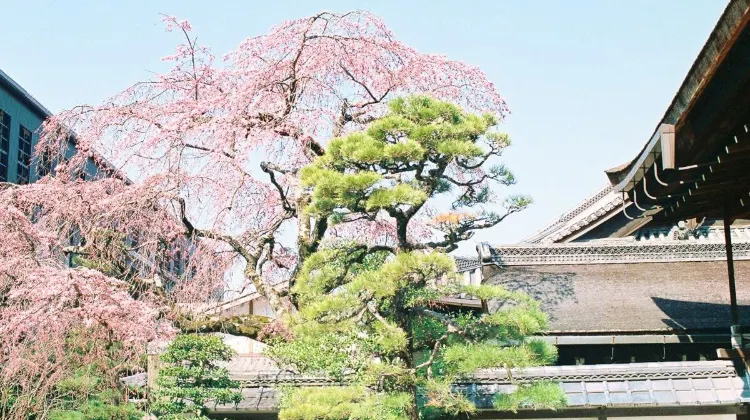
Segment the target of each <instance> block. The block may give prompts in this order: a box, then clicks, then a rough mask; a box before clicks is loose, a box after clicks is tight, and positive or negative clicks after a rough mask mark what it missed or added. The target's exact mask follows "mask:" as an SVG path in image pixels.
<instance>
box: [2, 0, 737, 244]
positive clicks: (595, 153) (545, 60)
mask: <svg viewBox="0 0 750 420" xmlns="http://www.w3.org/2000/svg"><path fill="white" fill-rule="evenodd" d="M2 3H3V5H2V15H3V16H4V17H5V18H4V19H3V23H2V24H0V40H2V42H0V68H2V69H3V70H4V71H5V72H7V73H9V74H10V75H11V77H13V78H14V79H16V81H18V82H19V83H20V84H21V85H22V86H24V87H25V88H26V89H27V90H28V91H29V92H30V93H31V94H32V95H34V96H35V97H36V98H37V99H39V100H40V101H41V102H42V103H43V104H45V105H46V106H47V107H48V108H49V109H51V110H52V111H53V112H57V111H59V110H61V109H64V108H68V107H71V106H73V105H76V104H80V103H98V102H100V101H102V100H104V99H105V98H107V97H108V96H111V95H112V94H114V93H116V92H117V91H118V90H121V89H124V88H126V87H127V86H129V85H130V84H132V83H134V82H136V81H138V80H141V79H144V78H148V77H149V75H150V73H149V72H150V71H154V70H160V69H162V68H163V66H164V64H163V63H162V62H161V61H160V60H159V59H160V57H162V56H165V55H168V54H170V53H171V52H172V49H173V46H174V45H175V44H176V42H178V40H179V39H178V38H177V36H176V34H168V33H165V32H164V31H163V28H162V26H161V25H160V24H159V15H158V14H159V13H167V14H172V15H175V16H178V17H181V18H186V19H188V20H190V22H191V23H192V24H193V28H194V29H195V34H197V35H198V38H199V41H200V42H202V43H205V44H207V45H210V46H211V47H212V48H213V49H214V51H215V52H216V53H217V55H219V56H220V55H221V54H223V53H224V52H227V51H229V50H231V49H232V48H234V47H235V46H236V45H237V44H239V43H240V41H241V40H243V39H244V38H246V37H248V36H253V35H257V34H261V33H264V32H266V31H267V30H268V29H269V28H270V27H271V26H273V25H275V24H276V23H278V22H279V21H281V20H286V19H290V18H297V17H303V16H307V15H310V14H313V13H315V12H318V11H320V10H329V11H345V10H350V9H367V10H370V11H372V12H374V13H375V14H377V15H379V16H381V17H382V18H384V19H385V21H386V23H387V24H388V25H389V27H390V28H391V29H392V30H393V31H394V32H395V34H396V36H397V37H398V38H399V39H401V40H403V41H404V42H406V43H407V44H409V45H411V46H413V47H415V48H417V49H418V50H420V51H422V52H430V53H441V54H445V55H447V56H448V57H450V58H452V59H456V60H462V61H465V62H468V63H471V64H474V65H478V66H479V67H480V68H481V69H483V70H484V71H485V72H486V73H487V74H488V75H489V77H490V79H491V80H493V81H494V82H495V83H496V85H497V86H498V88H499V90H500V92H501V93H502V94H503V95H504V96H505V97H506V99H507V100H508V102H509V104H510V107H511V110H512V112H513V114H512V115H511V116H510V118H509V119H508V120H507V123H506V125H505V130H506V131H508V132H509V133H510V134H511V136H512V138H513V140H514V142H515V144H514V146H513V147H512V148H511V150H508V152H507V153H506V155H505V163H506V164H507V165H508V166H509V167H510V168H512V169H513V170H514V172H515V173H516V176H517V178H518V180H519V183H518V186H517V187H516V188H515V190H516V191H517V192H523V193H528V194H531V195H532V196H533V197H534V198H535V200H536V203H535V205H534V206H533V207H532V208H530V209H529V210H527V211H526V212H524V213H522V214H519V215H516V216H514V217H513V218H512V219H509V220H508V221H506V222H504V224H502V225H500V226H497V227H495V228H494V229H492V230H490V231H488V232H485V233H482V234H479V235H478V236H477V238H478V239H479V240H487V241H490V242H492V243H513V242H515V241H518V240H521V239H523V238H524V237H525V236H527V235H529V234H531V233H533V232H534V231H536V230H537V229H539V228H540V227H542V225H544V224H546V223H548V222H549V221H551V220H552V219H553V218H555V217H557V216H558V215H559V214H561V213H563V212H565V211H567V210H568V209H570V208H571V207H573V206H574V205H576V204H577V203H578V202H580V201H582V200H584V199H585V198H586V197H588V196H589V195H591V194H593V193H594V192H596V191H597V190H598V189H599V188H601V187H603V186H604V185H606V177H605V175H604V172H603V171H604V169H607V168H609V167H612V166H616V165H618V164H620V163H623V162H625V161H627V160H629V159H631V158H632V157H634V156H635V154H636V153H637V152H638V150H639V148H640V147H641V146H642V145H643V144H644V143H645V142H646V141H647V140H648V138H649V137H650V136H651V133H652V132H653V129H654V127H656V125H657V123H658V122H659V119H660V118H661V117H662V115H663V113H664V111H665V110H666V108H667V106H668V105H669V103H670V101H671V100H672V97H673V96H674V94H675V92H676V91H677V89H678V87H679V85H680V83H681V82H682V80H683V78H684V76H685V74H686V73H687V71H688V69H689V68H690V65H691V64H692V62H693V60H694V58H695V57H696V55H697V54H698V52H699V50H700V48H701V47H702V45H703V43H704V42H705V40H706V39H707V37H708V35H709V33H710V31H711V29H712V28H713V26H714V24H715V23H716V21H717V20H718V18H719V16H720V14H721V12H722V11H723V9H724V7H725V5H726V0H658V1H654V0H630V1H625V0H608V1H601V0H585V1H584V0H569V1H562V0H555V1H553V0H545V1H542V0H534V1H532V0H485V1H472V2H457V1H427V0H423V1H395V0H389V1H327V0H326V1H323V0H316V1H303V0H299V1H281V0H276V1H270V2H260V1H215V2H208V1H205V0H203V1H193V0H190V1H188V0H180V1H145V0H144V1H128V2H116V1H94V0H91V1H72V0H71V1H65V2H60V1H51V0H50V1H41V0H35V1H28V2H21V1H9V0H5V1H3V2H2ZM467 251H468V250H467Z"/></svg>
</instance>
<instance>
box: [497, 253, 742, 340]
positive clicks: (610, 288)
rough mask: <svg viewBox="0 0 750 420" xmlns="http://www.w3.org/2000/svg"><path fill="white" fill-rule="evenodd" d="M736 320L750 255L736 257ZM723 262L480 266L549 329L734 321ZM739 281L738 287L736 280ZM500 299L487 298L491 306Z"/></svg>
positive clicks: (641, 328)
mask: <svg viewBox="0 0 750 420" xmlns="http://www.w3.org/2000/svg"><path fill="white" fill-rule="evenodd" d="M734 267H735V272H736V275H737V279H738V282H739V283H738V287H737V302H738V303H739V312H740V319H742V320H745V322H747V321H748V320H750V288H749V287H745V285H747V284H748V283H745V282H744V281H745V279H749V278H750V261H735V265H734ZM726 276H727V272H726V262H724V261H704V262H658V263H657V262H655V263H649V264H619V265H618V266H617V267H612V266H611V265H608V264H567V265H536V266H526V267H523V266H508V267H494V266H490V267H489V268H485V272H484V278H483V283H484V284H490V285H500V286H503V287H505V288H506V289H508V290H513V291H523V292H525V293H527V294H529V295H530V296H532V297H533V298H535V299H537V300H538V301H539V302H540V303H541V305H542V310H544V312H545V313H547V314H549V317H550V322H549V330H550V332H554V333H565V334H578V333H582V332H584V331H585V332H596V333H598V332H608V333H609V332H636V331H638V332H641V333H644V332H645V331H648V332H655V331H680V332H682V331H686V332H697V331H707V330H716V331H722V332H727V333H728V331H729V326H730V325H732V317H731V314H730V306H729V302H730V298H729V288H728V287H727V280H726ZM740 285H742V286H740ZM496 308H497V304H496V303H494V302H490V304H489V309H490V311H493V310H495V309H496Z"/></svg>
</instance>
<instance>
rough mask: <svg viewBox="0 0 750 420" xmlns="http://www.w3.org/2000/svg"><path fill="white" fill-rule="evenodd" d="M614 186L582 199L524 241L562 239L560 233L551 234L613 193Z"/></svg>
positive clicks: (538, 241)
mask: <svg viewBox="0 0 750 420" xmlns="http://www.w3.org/2000/svg"><path fill="white" fill-rule="evenodd" d="M612 188H613V187H612V186H611V185H608V186H606V187H604V188H602V189H601V190H599V191H598V192H596V193H595V194H593V195H591V196H589V197H588V198H587V199H585V200H584V201H582V202H581V203H580V204H578V205H577V206H576V207H574V208H573V209H572V210H569V211H568V212H566V213H563V214H562V215H561V216H560V217H558V218H557V219H555V220H554V221H553V222H552V223H550V224H548V225H547V226H545V227H544V228H542V229H540V230H538V231H537V232H535V233H534V234H533V235H531V236H530V237H528V238H526V239H524V240H523V242H524V243H540V242H544V241H545V240H550V239H551V240H553V241H555V240H558V239H560V238H561V236H560V235H554V238H555V239H552V238H553V237H552V236H551V234H553V233H554V232H556V231H558V230H559V229H560V228H562V227H563V226H565V223H568V222H569V221H571V220H573V219H574V218H575V217H576V216H578V215H580V214H581V213H583V212H584V211H586V210H588V209H589V208H591V206H593V205H594V204H596V203H597V202H598V201H600V200H601V199H602V198H604V197H605V196H606V195H607V194H609V193H611V192H612ZM620 200H622V199H621V198H620ZM613 201H614V200H613ZM607 204H608V203H605V204H604V206H606V205H607ZM604 206H603V207H604ZM587 224H588V223H587ZM582 226H585V225H582ZM582 226H578V227H576V229H575V230H578V229H580V228H581V227H582ZM565 236H567V235H565Z"/></svg>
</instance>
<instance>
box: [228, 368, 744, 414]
mask: <svg viewBox="0 0 750 420" xmlns="http://www.w3.org/2000/svg"><path fill="white" fill-rule="evenodd" d="M226 366H227V368H228V369H229V371H230V375H231V376H232V377H233V378H234V379H237V380H240V381H241V382H242V383H243V389H242V394H243V396H244V400H243V401H242V403H240V404H239V405H238V406H237V407H236V408H235V407H234V406H231V407H230V406H222V407H219V409H220V410H221V411H227V410H229V411H231V410H235V409H237V410H243V411H271V410H273V409H274V406H275V403H276V398H277V392H276V390H275V387H277V386H283V385H302V386H326V385H327V386H335V385H337V384H336V383H334V382H331V381H327V380H325V379H324V378H322V377H312V376H299V375H295V374H293V373H290V372H282V371H281V370H280V369H278V368H277V367H276V366H275V365H274V364H273V362H271V361H269V360H268V359H265V358H262V357H237V358H235V359H234V360H232V361H231V362H229V363H228V364H227V365H226ZM512 373H513V378H514V381H515V382H514V383H511V382H510V381H509V380H508V377H507V375H506V373H505V371H504V370H499V369H498V370H495V369H487V370H482V371H479V372H477V373H476V374H475V375H472V376H471V377H467V378H464V379H462V380H460V381H457V382H456V384H455V387H456V389H457V390H459V391H461V392H464V393H465V394H466V395H468V396H469V397H470V398H471V399H472V400H473V401H474V402H475V403H476V404H477V407H478V408H480V409H482V408H484V409H487V408H491V407H492V402H493V400H494V398H495V395H496V394H498V393H507V392H513V390H514V389H515V387H516V386H517V385H516V383H518V382H528V381H536V380H548V381H554V382H558V383H559V384H560V386H561V387H562V388H563V390H564V391H565V394H566V395H567V398H568V407H569V408H598V407H630V406H641V405H648V406H659V407H662V406H704V405H731V404H738V403H741V402H745V401H746V400H745V399H743V397H742V394H743V392H746V386H745V384H744V382H743V380H742V379H741V378H740V377H739V376H738V375H737V373H736V371H735V369H734V367H733V366H732V363H731V362H728V361H699V362H662V363H629V364H609V365H584V366H545V367H537V368H528V369H524V370H522V371H518V370H516V371H513V372H512Z"/></svg>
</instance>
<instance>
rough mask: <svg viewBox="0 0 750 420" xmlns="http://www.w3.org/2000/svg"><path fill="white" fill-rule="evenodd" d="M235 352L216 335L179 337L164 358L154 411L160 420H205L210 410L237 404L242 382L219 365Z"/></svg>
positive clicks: (186, 335) (164, 354)
mask: <svg viewBox="0 0 750 420" xmlns="http://www.w3.org/2000/svg"><path fill="white" fill-rule="evenodd" d="M233 355H234V351H233V350H232V349H231V348H229V347H228V346H227V345H226V344H225V343H224V342H223V341H222V340H221V338H219V337H217V336H214V335H198V334H183V335H178V336H177V337H176V338H175V339H174V340H173V341H172V342H171V343H170V344H169V346H168V347H167V349H166V351H165V352H164V353H163V354H162V355H161V361H162V362H163V363H165V364H166V365H165V366H162V367H161V368H160V370H159V376H158V379H157V388H156V392H155V398H154V402H153V403H152V404H151V412H152V413H153V414H155V415H156V416H158V418H159V419H183V418H186V417H190V418H205V419H207V418H208V417H206V414H207V413H208V410H209V408H210V407H212V406H215V405H217V404H230V403H233V404H237V403H239V402H240V401H241V399H242V395H241V394H240V393H239V392H238V391H237V389H238V388H239V383H237V382H236V381H232V380H230V379H229V372H228V371H227V369H226V368H224V367H221V366H219V365H218V364H217V362H222V361H224V362H225V361H229V360H230V359H231V358H232V356H233Z"/></svg>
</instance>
